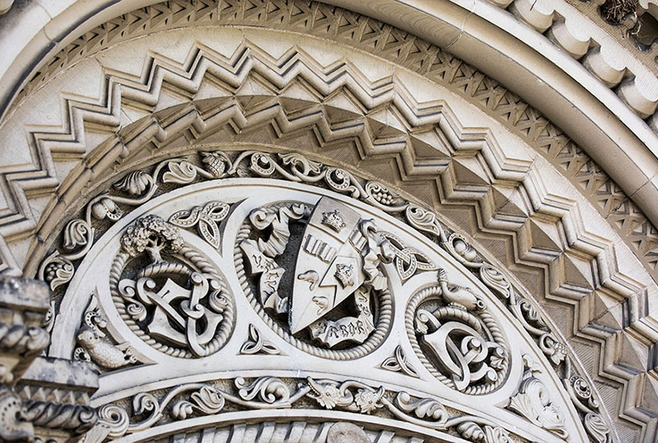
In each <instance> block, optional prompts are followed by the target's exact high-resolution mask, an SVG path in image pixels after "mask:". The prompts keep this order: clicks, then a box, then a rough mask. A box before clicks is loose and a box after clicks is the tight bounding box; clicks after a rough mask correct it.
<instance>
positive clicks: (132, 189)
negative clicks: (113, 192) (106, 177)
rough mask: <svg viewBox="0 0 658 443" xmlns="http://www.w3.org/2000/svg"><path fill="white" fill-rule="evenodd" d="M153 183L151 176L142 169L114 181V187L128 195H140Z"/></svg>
mask: <svg viewBox="0 0 658 443" xmlns="http://www.w3.org/2000/svg"><path fill="white" fill-rule="evenodd" d="M151 183H153V178H152V177H151V176H150V175H148V174H147V173H146V172H144V171H133V172H131V173H129V174H127V175H126V176H125V177H123V178H122V179H121V180H119V181H117V182H116V183H114V185H113V186H114V188H115V189H117V190H119V191H122V192H125V193H126V194H130V195H133V196H134V195H141V194H142V193H143V192H144V191H145V190H146V188H147V187H148V186H149V185H150V184H151Z"/></svg>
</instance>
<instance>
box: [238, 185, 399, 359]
mask: <svg viewBox="0 0 658 443" xmlns="http://www.w3.org/2000/svg"><path fill="white" fill-rule="evenodd" d="M395 251H396V249H395V247H394V245H393V244H392V243H391V242H390V241H389V240H388V239H387V238H386V237H385V236H384V235H383V234H382V233H380V232H379V230H378V228H377V225H376V223H375V221H374V220H370V219H364V218H362V217H361V215H360V214H359V213H358V212H356V211H355V210H354V209H352V208H351V207H349V206H347V205H345V204H343V203H341V202H339V201H337V200H334V199H331V198H329V197H323V198H322V199H320V201H319V202H318V203H317V204H316V205H315V207H311V206H309V205H306V204H303V203H296V202H288V203H283V204H276V205H271V206H265V207H261V208H258V209H255V210H253V211H252V212H251V213H250V214H249V219H248V220H246V221H245V222H244V223H243V225H242V228H241V229H240V231H239V233H238V235H237V238H236V247H235V263H236V268H237V273H238V277H239V278H240V281H241V282H242V287H243V289H244V291H245V293H246V295H247V297H248V299H249V301H250V302H251V304H252V306H253V307H254V308H255V309H256V311H257V312H258V314H259V315H260V316H261V317H262V318H263V319H264V320H265V322H266V323H267V324H268V325H269V326H270V327H271V328H272V329H273V330H274V331H275V332H276V333H277V334H279V336H281V337H283V338H285V339H286V340H288V341H289V342H290V343H292V344H293V345H295V346H297V347H298V348H300V349H302V350H304V351H306V352H308V353H310V354H313V355H318V356H322V357H325V358H331V359H337V360H345V359H353V358H358V357H362V356H364V355H366V354H367V353H369V352H370V351H372V350H373V349H375V348H376V347H377V346H379V344H380V343H381V342H382V340H383V339H384V337H385V335H386V332H387V331H388V329H389V326H390V323H391V314H392V297H391V294H390V292H389V289H388V279H387V277H386V273H385V271H384V268H383V266H382V265H383V263H391V262H392V261H393V260H394V258H395Z"/></svg>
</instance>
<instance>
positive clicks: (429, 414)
mask: <svg viewBox="0 0 658 443" xmlns="http://www.w3.org/2000/svg"><path fill="white" fill-rule="evenodd" d="M395 403H396V404H397V405H398V407H399V408H400V409H402V410H403V411H404V412H406V413H413V414H414V415H415V416H416V417H418V418H420V419H431V420H433V421H437V422H445V421H446V420H447V419H448V412H447V411H446V409H445V407H443V405H442V404H441V403H440V402H439V401H438V400H435V399H433V398H419V399H415V400H413V399H412V398H411V396H410V395H409V394H408V393H407V392H404V391H402V392H400V393H399V394H398V395H397V397H395Z"/></svg>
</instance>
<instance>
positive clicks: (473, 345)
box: [406, 269, 509, 395]
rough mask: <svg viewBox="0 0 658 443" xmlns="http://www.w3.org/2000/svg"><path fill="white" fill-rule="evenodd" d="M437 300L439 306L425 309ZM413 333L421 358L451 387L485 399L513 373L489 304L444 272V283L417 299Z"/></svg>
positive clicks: (410, 313) (411, 316) (410, 318)
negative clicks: (450, 279) (456, 284)
mask: <svg viewBox="0 0 658 443" xmlns="http://www.w3.org/2000/svg"><path fill="white" fill-rule="evenodd" d="M432 300H434V301H435V304H436V302H439V306H438V307H435V308H425V306H429V304H428V302H431V301H432ZM406 319H407V330H408V331H409V333H410V339H411V341H412V346H413V347H414V350H415V351H416V353H417V354H418V357H419V358H420V360H421V361H422V362H423V364H424V365H425V366H426V367H427V368H428V369H429V370H430V372H431V373H432V374H433V375H434V376H435V377H437V378H438V379H439V380H441V381H442V382H443V383H445V384H446V385H448V386H449V387H451V388H453V389H456V390H458V391H461V392H464V393H467V394H472V395H480V394H486V393H489V392H492V391H493V390H495V389H497V388H498V387H499V386H500V385H501V384H502V382H503V381H504V380H505V378H506V376H507V372H508V370H509V351H508V345H507V343H506V340H505V338H504V336H503V333H502V331H501V330H500V328H499V326H498V325H497V323H496V321H495V319H494V317H493V316H492V315H491V314H490V313H489V311H488V309H487V307H486V304H485V303H484V300H483V299H482V298H481V297H479V296H477V295H476V294H475V293H474V292H473V291H471V290H470V289H468V288H464V287H460V286H455V285H451V284H449V283H448V278H447V275H446V273H445V271H444V270H443V269H441V270H439V284H438V286H433V287H430V288H427V289H424V290H422V291H420V292H419V293H417V294H416V295H414V297H412V299H411V301H410V303H409V306H408V307H407V315H406Z"/></svg>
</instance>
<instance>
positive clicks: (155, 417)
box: [99, 376, 512, 443]
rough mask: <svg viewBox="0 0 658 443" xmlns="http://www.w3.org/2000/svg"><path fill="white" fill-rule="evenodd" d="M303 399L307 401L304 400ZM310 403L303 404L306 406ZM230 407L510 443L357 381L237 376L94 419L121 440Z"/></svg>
mask: <svg viewBox="0 0 658 443" xmlns="http://www.w3.org/2000/svg"><path fill="white" fill-rule="evenodd" d="M304 399H306V401H303V400H304ZM309 400H310V401H312V402H313V403H310V404H309V403H308V401H309ZM229 404H231V405H233V406H234V407H235V406H238V407H241V408H245V409H289V408H295V407H302V408H319V409H325V410H343V411H348V412H353V413H357V414H373V415H374V414H382V413H384V414H385V416H388V417H395V418H397V419H399V420H403V421H405V422H408V423H412V424H414V425H417V426H422V427H425V428H429V429H433V430H438V431H448V432H450V431H452V432H455V433H457V434H458V435H460V436H461V437H462V438H464V439H466V440H468V441H472V442H484V443H506V442H511V441H512V439H511V436H510V434H509V432H508V431H506V430H505V429H504V428H501V427H500V426H498V425H496V424H495V423H493V422H491V421H490V420H488V419H486V418H481V417H477V416H472V415H465V414H459V413H455V412H454V411H453V412H448V410H447V409H446V408H445V407H444V406H443V404H442V403H441V402H440V401H439V400H438V399H435V398H431V397H416V396H413V395H411V394H409V393H408V392H405V391H392V390H388V389H386V388H385V387H384V386H379V387H373V386H370V385H368V384H366V383H362V382H360V381H356V380H346V381H340V382H339V381H335V380H331V379H314V378H311V377H308V378H306V379H294V380H284V379H280V378H278V377H272V376H263V377H259V378H256V379H251V380H246V379H244V378H242V377H238V378H236V379H234V380H232V383H230V384H227V383H225V382H222V381H218V382H214V383H190V384H185V385H181V386H177V387H175V388H173V389H171V390H169V391H167V392H165V393H164V394H163V395H155V394H153V393H149V392H145V393H140V394H137V395H136V396H135V397H133V399H132V409H131V410H126V409H124V408H123V407H121V406H118V405H115V404H107V405H105V406H103V407H102V408H101V409H100V411H99V415H100V417H101V426H102V428H103V429H104V432H105V435H106V437H109V438H110V439H116V438H121V437H123V436H125V435H128V434H133V433H137V432H141V431H145V430H147V429H150V428H152V427H153V426H157V425H158V424H160V423H161V422H163V421H164V420H166V416H167V415H168V416H169V417H170V418H171V419H173V420H186V419H188V418H195V417H200V416H204V415H216V414H221V413H222V412H224V410H225V409H226V408H227V406H228V405H229ZM297 404H299V406H297Z"/></svg>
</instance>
